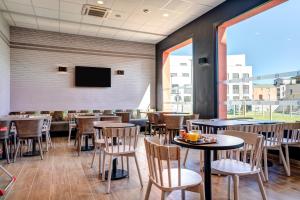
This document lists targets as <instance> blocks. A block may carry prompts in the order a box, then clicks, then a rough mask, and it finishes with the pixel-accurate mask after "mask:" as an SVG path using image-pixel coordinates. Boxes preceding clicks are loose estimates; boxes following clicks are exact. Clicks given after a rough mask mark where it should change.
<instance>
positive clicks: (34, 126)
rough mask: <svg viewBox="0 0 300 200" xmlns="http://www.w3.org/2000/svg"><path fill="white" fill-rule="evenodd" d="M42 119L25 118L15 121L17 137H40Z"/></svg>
mask: <svg viewBox="0 0 300 200" xmlns="http://www.w3.org/2000/svg"><path fill="white" fill-rule="evenodd" d="M43 123H44V119H26V120H17V121H16V122H15V124H16V128H17V134H18V136H19V138H30V137H40V136H41V135H42V128H43Z"/></svg>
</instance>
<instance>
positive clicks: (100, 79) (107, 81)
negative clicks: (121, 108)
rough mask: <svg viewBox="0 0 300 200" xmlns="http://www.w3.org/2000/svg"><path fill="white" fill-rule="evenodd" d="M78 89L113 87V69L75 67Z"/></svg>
mask: <svg viewBox="0 0 300 200" xmlns="http://www.w3.org/2000/svg"><path fill="white" fill-rule="evenodd" d="M75 86H76V87H111V69H110V68H104V67H84V66H75Z"/></svg>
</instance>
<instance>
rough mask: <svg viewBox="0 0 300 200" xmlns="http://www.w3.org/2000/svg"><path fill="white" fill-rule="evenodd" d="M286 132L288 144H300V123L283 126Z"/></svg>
mask: <svg viewBox="0 0 300 200" xmlns="http://www.w3.org/2000/svg"><path fill="white" fill-rule="evenodd" d="M283 129H284V131H286V135H285V136H284V137H285V138H286V142H287V143H299V142H300V123H299V122H296V123H285V124H284V125H283Z"/></svg>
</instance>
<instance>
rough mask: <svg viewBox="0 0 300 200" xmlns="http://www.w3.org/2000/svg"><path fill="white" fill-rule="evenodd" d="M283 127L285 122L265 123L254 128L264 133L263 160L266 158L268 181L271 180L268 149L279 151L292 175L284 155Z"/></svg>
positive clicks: (288, 174)
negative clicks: (282, 145)
mask: <svg viewBox="0 0 300 200" xmlns="http://www.w3.org/2000/svg"><path fill="white" fill-rule="evenodd" d="M283 127H284V124H264V125H256V126H255V127H254V130H255V131H257V132H259V133H260V134H262V135H264V138H265V140H264V148H263V160H264V175H265V179H266V181H268V180H269V172H268V150H276V151H279V156H280V159H281V161H282V163H283V166H284V169H285V171H286V174H287V176H290V172H289V169H288V166H287V164H286V159H285V157H284V155H283V152H282V148H281V144H282V140H283Z"/></svg>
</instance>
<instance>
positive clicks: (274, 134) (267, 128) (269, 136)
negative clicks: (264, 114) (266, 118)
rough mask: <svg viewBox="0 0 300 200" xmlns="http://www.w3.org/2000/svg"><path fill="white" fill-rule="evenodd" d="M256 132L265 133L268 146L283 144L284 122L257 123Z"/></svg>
mask: <svg viewBox="0 0 300 200" xmlns="http://www.w3.org/2000/svg"><path fill="white" fill-rule="evenodd" d="M253 130H254V132H257V133H260V134H262V135H264V138H265V140H264V141H265V145H268V146H281V143H282V139H283V133H284V124H261V125H255V126H254V128H253Z"/></svg>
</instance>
